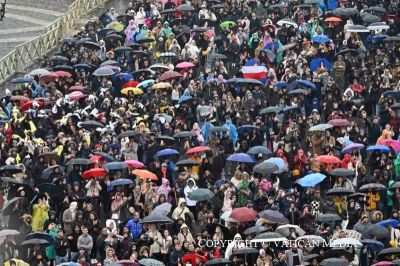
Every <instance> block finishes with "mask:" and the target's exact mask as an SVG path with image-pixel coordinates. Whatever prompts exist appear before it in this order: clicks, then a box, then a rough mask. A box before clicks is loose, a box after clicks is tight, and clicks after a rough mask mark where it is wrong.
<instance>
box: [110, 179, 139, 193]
mask: <svg viewBox="0 0 400 266" xmlns="http://www.w3.org/2000/svg"><path fill="white" fill-rule="evenodd" d="M131 184H133V181H132V180H130V179H126V178H120V179H116V180H114V181H111V182H110V184H108V185H107V188H108V189H109V190H110V189H111V190H112V189H113V188H114V187H115V186H125V185H131Z"/></svg>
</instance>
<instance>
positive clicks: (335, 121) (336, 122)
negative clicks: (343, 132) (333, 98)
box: [328, 119, 350, 127]
mask: <svg viewBox="0 0 400 266" xmlns="http://www.w3.org/2000/svg"><path fill="white" fill-rule="evenodd" d="M328 124H330V125H332V126H334V127H347V126H350V122H349V121H348V120H346V119H332V120H329V122H328Z"/></svg>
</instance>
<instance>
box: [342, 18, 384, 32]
mask: <svg viewBox="0 0 400 266" xmlns="http://www.w3.org/2000/svg"><path fill="white" fill-rule="evenodd" d="M372 22H377V21H372ZM346 31H347V32H369V29H368V28H367V27H365V26H363V25H353V26H350V27H348V28H347V30H346Z"/></svg>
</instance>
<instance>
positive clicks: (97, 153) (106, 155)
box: [94, 151, 114, 162]
mask: <svg viewBox="0 0 400 266" xmlns="http://www.w3.org/2000/svg"><path fill="white" fill-rule="evenodd" d="M94 154H96V155H100V156H103V158H104V160H106V161H107V162H113V161H114V158H113V157H112V156H111V155H110V154H108V153H105V152H102V151H95V152H94Z"/></svg>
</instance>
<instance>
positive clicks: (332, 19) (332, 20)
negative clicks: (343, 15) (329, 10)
mask: <svg viewBox="0 0 400 266" xmlns="http://www.w3.org/2000/svg"><path fill="white" fill-rule="evenodd" d="M324 21H325V22H342V20H341V19H340V18H337V17H330V18H326V19H325V20H324Z"/></svg>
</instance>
